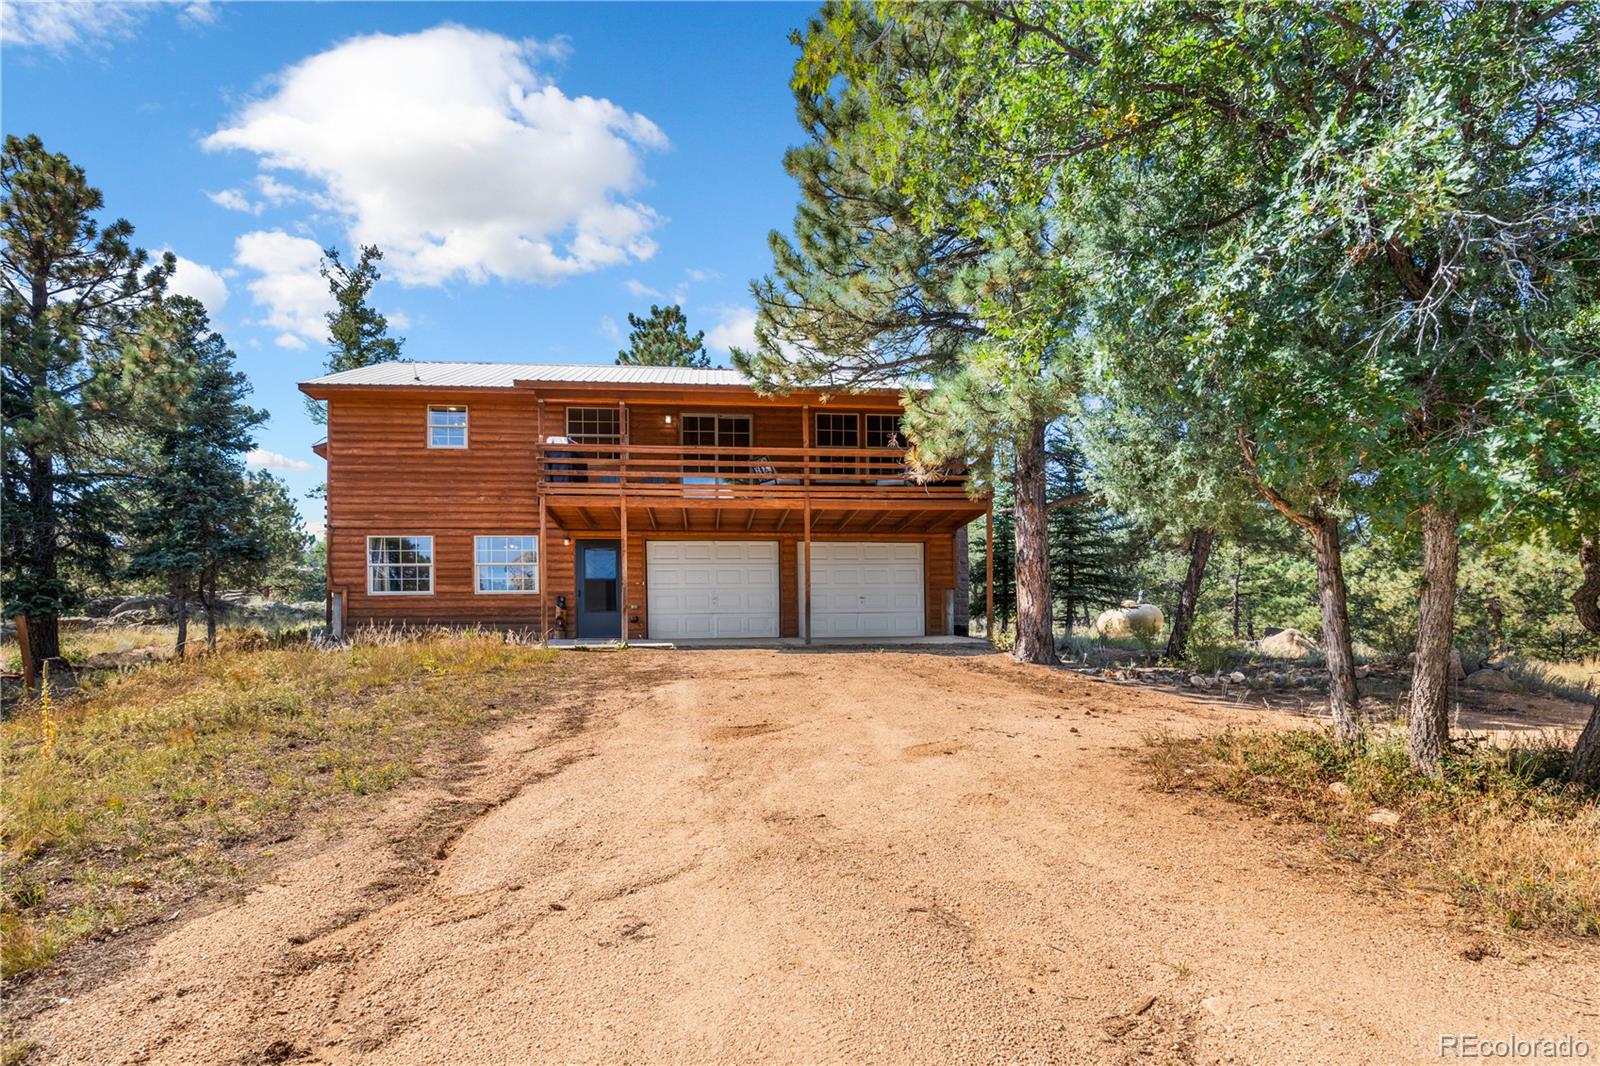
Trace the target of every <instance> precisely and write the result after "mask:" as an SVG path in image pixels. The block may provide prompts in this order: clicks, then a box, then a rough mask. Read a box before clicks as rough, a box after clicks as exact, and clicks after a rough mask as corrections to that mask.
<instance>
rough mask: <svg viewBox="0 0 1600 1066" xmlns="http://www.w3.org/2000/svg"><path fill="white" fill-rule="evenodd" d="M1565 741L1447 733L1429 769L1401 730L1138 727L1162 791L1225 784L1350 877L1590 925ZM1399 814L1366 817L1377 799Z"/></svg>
mask: <svg viewBox="0 0 1600 1066" xmlns="http://www.w3.org/2000/svg"><path fill="white" fill-rule="evenodd" d="M1567 755H1568V750H1567V747H1566V745H1565V742H1561V741H1558V740H1556V739H1554V738H1546V739H1543V740H1536V741H1532V742H1521V743H1518V744H1517V745H1514V746H1511V747H1501V746H1495V745H1492V744H1488V743H1482V742H1475V741H1467V742H1463V743H1460V744H1458V746H1457V748H1456V751H1455V753H1454V757H1453V758H1452V760H1451V761H1450V764H1449V767H1448V771H1447V773H1446V775H1445V777H1444V779H1443V780H1442V781H1432V780H1429V779H1428V778H1425V777H1423V776H1421V775H1419V774H1417V773H1415V772H1413V771H1412V770H1411V769H1410V767H1409V765H1408V764H1407V761H1406V753H1405V743H1404V736H1403V734H1401V733H1399V732H1398V731H1392V732H1386V733H1381V734H1373V735H1371V736H1369V737H1368V738H1367V739H1366V742H1365V743H1364V745H1363V746H1362V748H1361V749H1360V750H1359V751H1357V752H1354V753H1350V752H1346V751H1343V750H1341V748H1340V747H1339V745H1338V744H1337V743H1336V742H1335V741H1334V739H1333V737H1332V735H1331V734H1330V733H1329V732H1327V731H1323V730H1307V729H1300V730H1290V731H1243V730H1229V731H1226V732H1224V733H1221V734H1218V735H1215V736H1208V737H1178V736H1173V735H1171V734H1162V735H1158V736H1153V737H1150V738H1147V744H1146V747H1145V749H1144V752H1143V759H1144V763H1145V766H1146V768H1147V769H1148V771H1149V773H1150V776H1151V779H1152V781H1153V783H1154V784H1155V786H1156V787H1157V788H1159V789H1161V790H1163V791H1179V790H1195V791H1201V792H1209V793H1213V794H1217V795H1221V796H1224V797H1226V798H1228V799H1230V800H1233V801H1235V802H1239V803H1243V804H1246V805H1248V806H1249V807H1252V808H1254V809H1256V810H1258V811H1261V812H1263V813H1266V814H1269V815H1270V816H1272V817H1274V818H1281V817H1288V818H1290V819H1293V820H1297V821H1300V822H1303V823H1308V824H1310V825H1313V826H1315V827H1316V828H1317V829H1318V836H1319V840H1320V842H1321V844H1322V846H1323V847H1324V848H1325V849H1326V851H1327V852H1328V853H1329V854H1330V855H1332V856H1333V857H1334V858H1335V859H1337V860H1339V861H1340V863H1341V864H1342V865H1343V866H1344V868H1345V869H1347V870H1348V871H1349V872H1350V873H1351V874H1352V875H1354V876H1357V877H1363V878H1375V879H1377V880H1378V881H1380V882H1382V883H1384V884H1387V885H1390V886H1394V887H1407V888H1421V889H1424V890H1432V891H1438V892H1443V893H1446V894H1448V895H1450V896H1451V897H1453V898H1454V899H1455V900H1456V901H1457V902H1459V903H1460V904H1461V905H1462V906H1463V907H1464V908H1466V909H1467V910H1468V911H1469V912H1472V913H1477V914H1486V915H1489V916H1492V917H1493V918H1494V919H1495V920H1496V921H1497V922H1498V923H1499V924H1501V925H1503V926H1504V927H1506V928H1508V929H1542V930H1545V931H1547V932H1553V933H1563V934H1571V935H1576V936H1586V937H1589V936H1600V796H1597V795H1596V794H1594V793H1592V792H1584V791H1582V790H1580V789H1578V788H1576V786H1572V785H1568V784H1565V783H1563V782H1562V780H1561V775H1562V773H1563V772H1564V770H1565V766H1566V760H1567ZM1380 809H1381V810H1384V811H1392V812H1394V813H1395V814H1397V815H1398V816H1399V821H1398V822H1397V823H1396V824H1394V825H1392V826H1386V825H1382V824H1378V823H1375V822H1373V821H1371V820H1369V815H1371V814H1372V813H1373V812H1375V811H1378V810H1380Z"/></svg>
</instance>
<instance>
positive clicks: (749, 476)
mask: <svg viewBox="0 0 1600 1066" xmlns="http://www.w3.org/2000/svg"><path fill="white" fill-rule="evenodd" d="M538 458H539V491H540V492H542V493H544V494H545V495H547V496H601V497H611V498H613V499H614V498H616V497H618V496H627V497H629V498H630V499H633V498H638V499H641V500H649V499H659V500H662V501H663V503H664V504H665V505H666V506H678V505H680V504H682V503H683V502H686V501H689V502H700V501H716V500H724V501H738V502H740V503H746V502H751V501H759V500H770V501H773V502H775V503H778V504H790V505H792V504H799V503H801V502H803V501H804V500H806V499H808V498H809V499H810V500H811V501H812V502H813V503H814V504H827V503H848V502H854V503H857V504H860V503H863V502H890V501H903V502H904V503H906V504H907V505H910V506H917V505H919V504H920V505H927V504H929V503H930V502H932V501H938V500H947V501H953V502H959V503H960V504H963V505H971V504H972V502H973V501H972V499H971V498H970V497H969V496H968V495H967V475H966V471H965V470H960V471H956V472H952V473H949V474H947V475H945V476H944V477H942V478H940V479H938V480H936V481H929V482H918V481H917V480H916V479H914V478H913V477H912V476H911V474H910V472H909V471H908V470H907V468H906V464H905V453H904V452H903V451H901V450H900V449H898V448H766V449H762V450H761V451H760V452H759V453H757V452H755V451H754V450H753V449H750V448H696V449H694V450H693V451H685V450H684V449H683V448H681V447H667V446H661V445H651V446H645V445H632V444H547V445H544V446H543V447H542V448H541V449H540V452H539V457H538Z"/></svg>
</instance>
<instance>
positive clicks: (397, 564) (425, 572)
mask: <svg viewBox="0 0 1600 1066" xmlns="http://www.w3.org/2000/svg"><path fill="white" fill-rule="evenodd" d="M367 591H368V592H370V593H373V594H374V595H380V596H423V595H427V594H428V593H431V592H432V591H433V538H432V537H368V538H367Z"/></svg>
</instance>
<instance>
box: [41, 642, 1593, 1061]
mask: <svg viewBox="0 0 1600 1066" xmlns="http://www.w3.org/2000/svg"><path fill="white" fill-rule="evenodd" d="M567 658H568V659H569V660H571V662H570V663H569V667H570V669H571V671H572V677H573V683H572V684H571V685H570V686H569V699H568V702H567V703H565V704H564V705H562V706H560V707H554V708H551V709H549V710H548V711H547V712H543V713H540V714H538V715H534V716H529V717H527V718H526V719H523V720H519V721H518V722H516V723H515V724H513V725H511V726H509V727H506V728H504V729H502V730H500V731H498V732H496V733H495V734H493V735H491V736H490V737H489V738H488V739H487V740H486V743H485V748H484V751H483V752H482V756H481V761H480V762H478V763H477V764H476V765H475V766H473V767H471V768H470V769H469V770H468V771H467V772H465V773H463V774H458V775H456V776H455V778H454V779H445V780H440V779H433V780H427V781H424V782H423V783H422V784H420V785H418V786H417V787H414V788H411V789H408V790H406V791H405V792H404V793H403V794H401V795H398V796H396V797H394V798H393V800H391V801H390V802H388V803H386V804H385V805H383V808H382V810H381V812H379V813H377V814H374V815H373V816H372V817H371V818H370V819H369V820H367V821H366V822H364V823H361V824H356V825H350V826H346V827H345V828H344V829H342V830H341V831H340V832H339V833H338V834H337V835H336V836H334V837H333V839H332V840H331V841H327V842H313V841H307V842H302V844H301V849H302V850H301V852H300V853H299V854H298V855H296V856H294V857H290V858H285V859H284V861H283V864H282V865H281V866H280V867H279V868H278V869H277V870H276V871H275V872H274V875H273V877H272V880H271V881H270V882H268V883H265V884H262V885H260V886H259V887H257V888H256V889H254V890H252V891H251V892H250V893H249V894H248V895H246V896H245V897H244V898H242V899H240V900H237V901H235V902H230V903H226V904H224V905H220V906H218V907H216V908H214V909H212V910H210V911H209V912H208V913H202V914H199V915H198V916H196V917H193V918H191V919H188V920H181V919H180V920H179V921H177V922H174V923H173V924H172V928H171V930H170V931H169V932H167V933H165V934H164V935H163V936H161V937H160V938H159V939H157V940H155V941H154V942H153V943H152V944H151V945H150V946H149V948H148V950H147V951H146V952H145V953H144V955H143V957H142V958H141V960H140V961H139V962H138V963H137V964H136V965H135V966H134V967H133V968H131V969H130V970H128V971H127V972H126V973H124V974H123V975H122V976H121V977H120V978H119V979H118V980H116V981H115V982H113V983H110V984H107V985H103V986H101V987H100V988H98V989H96V990H94V991H92V992H89V993H87V994H84V995H82V996H79V997H77V998H75V999H73V1000H71V1001H70V1002H66V1003H62V1004H60V1005H59V1006H56V1007H54V1008H52V1009H50V1010H49V1011H47V1012H45V1013H43V1014H41V1015H39V1016H37V1017H35V1018H34V1019H33V1020H32V1022H31V1023H30V1025H29V1026H28V1031H27V1032H26V1034H25V1035H26V1036H28V1037H30V1038H31V1039H33V1040H35V1041H37V1042H38V1051H39V1057H40V1058H41V1059H44V1060H50V1061H62V1062H67V1061H72V1062H90V1061H92V1062H206V1063H212V1062H275V1061H320V1062H333V1063H346V1062H349V1063H356V1062H363V1063H364V1062H404V1063H450V1064H452V1066H470V1064H477V1063H526V1062H539V1061H557V1060H558V1061H632V1062H664V1061H677V1062H697V1063H698V1062H740V1063H746V1062H762V1061H776V1062H817V1061H850V1062H860V1061H877V1062H913V1061H915V1062H928V1061H946V1060H956V1061H963V1062H966V1061H997V1060H999V1061H1061V1062H1132V1061H1135V1060H1137V1061H1150V1062H1230V1061H1231V1062H1241V1063H1266V1062H1318V1063H1321V1062H1329V1061H1339V1062H1374V1063H1380V1062H1381V1063H1394V1062H1411V1061H1435V1062H1436V1061H1439V1037H1440V1035H1441V1034H1446V1033H1473V1034H1478V1035H1481V1036H1484V1037H1505V1036H1507V1035H1509V1034H1512V1033H1515V1034H1518V1035H1521V1036H1524V1037H1538V1036H1560V1035H1562V1034H1568V1033H1572V1034H1576V1035H1579V1036H1582V1037H1585V1038H1587V1039H1588V1040H1589V1043H1590V1045H1591V1048H1594V1049H1595V1050H1594V1051H1593V1052H1592V1053H1593V1054H1596V1055H1600V993H1597V982H1596V974H1597V973H1600V952H1597V951H1596V950H1595V949H1594V948H1593V947H1592V946H1581V945H1571V946H1565V945H1556V946H1550V945H1544V946H1540V945H1538V944H1519V943H1517V942H1511V941H1503V942H1501V943H1502V953H1501V954H1500V955H1499V956H1498V957H1497V956H1490V957H1488V958H1484V959H1482V960H1481V961H1477V962H1473V961H1468V960H1467V959H1466V958H1464V957H1463V956H1462V949H1463V947H1465V946H1466V944H1467V943H1468V942H1469V940H1470V938H1471V934H1470V933H1468V932H1466V931H1463V930H1462V929H1461V928H1459V927H1458V926H1456V925H1454V924H1453V923H1452V922H1451V921H1450V920H1449V916H1448V915H1446V914H1444V913H1443V912H1441V911H1440V910H1438V909H1437V908H1438V905H1429V904H1425V903H1422V902H1418V901H1413V900H1408V899H1396V898H1394V897H1392V896H1390V897H1384V898H1378V897H1371V896H1365V897H1364V896H1361V895H1358V894H1355V893H1353V892H1352V891H1351V890H1350V889H1349V888H1348V887H1346V886H1342V885H1340V884H1338V883H1337V882H1336V881H1335V880H1334V879H1333V878H1332V877H1331V876H1330V875H1329V874H1328V873H1327V871H1326V870H1323V869H1321V868H1319V864H1318V861H1317V859H1316V857H1315V854H1314V853H1313V852H1312V851H1311V850H1308V849H1306V848H1303V847H1300V846H1298V845H1295V844H1293V843H1291V842H1289V840H1288V837H1287V835H1286V834H1284V833H1282V832H1278V831H1274V830H1273V829H1272V828H1271V827H1270V826H1265V825H1262V824H1259V823H1255V822H1251V821H1248V820H1246V819H1245V818H1243V817H1242V816H1241V815H1239V814H1238V813H1237V812H1234V811H1230V810H1228V809H1226V808H1223V807H1221V806H1212V805H1209V804H1207V805H1205V806H1202V807H1196V806H1195V801H1194V800H1193V799H1185V798H1175V797H1172V796H1167V795H1160V794H1153V793H1149V792H1146V791H1144V790H1142V787H1141V781H1140V779H1139V776H1138V774H1137V772H1136V770H1135V769H1134V768H1133V767H1132V766H1131V764H1130V762H1129V760H1128V758H1127V750H1128V749H1130V748H1131V747H1132V746H1134V745H1136V744H1137V743H1138V741H1139V737H1140V736H1141V734H1142V733H1144V732H1146V731H1148V730H1151V729H1154V728H1158V727H1161V726H1170V727H1172V728H1177V729H1194V728H1202V727H1206V726H1214V725H1216V724H1217V723H1219V722H1220V721H1222V720H1224V719H1225V718H1226V717H1227V716H1229V715H1230V714H1232V715H1235V717H1237V712H1232V711H1229V710H1228V709H1226V708H1219V707H1215V706H1206V705H1201V704H1197V703H1192V702H1188V701H1185V700H1181V699H1178V698H1175V697H1169V696H1163V695H1160V694H1157V693H1151V692H1149V691H1147V690H1141V689H1125V688H1118V687H1116V686H1112V685H1108V684H1104V683H1101V682H1097V681H1093V680H1088V679H1082V678H1078V677H1074V676H1069V675H1066V674H1063V673H1060V672H1053V671H1046V670H1039V669H1030V668H1021V667H1016V666H1013V665H1011V664H1010V663H1009V662H1007V661H1006V660H1004V659H1002V658H1000V657H998V656H991V655H982V656H968V657H962V656H954V655H929V654H917V653H911V652H882V653H840V652H831V653H829V652H816V653H807V652H804V651H800V650H791V651H715V652H711V651H706V652H680V653H668V652H646V651H634V652H630V653H627V654H625V655H597V654H591V655H578V654H574V653H568V656H567ZM457 821H459V822H461V823H462V824H461V827H460V829H459V832H458V831H457V830H456V829H455V828H452V825H453V824H454V823H455V822H457ZM1430 908H1431V909H1430Z"/></svg>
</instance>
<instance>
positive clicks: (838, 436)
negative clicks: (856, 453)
mask: <svg viewBox="0 0 1600 1066" xmlns="http://www.w3.org/2000/svg"><path fill="white" fill-rule="evenodd" d="M860 426H861V422H860V420H859V419H858V418H856V416H855V415H840V414H834V413H832V412H826V411H818V412H817V442H816V443H817V447H819V448H856V447H859V446H860V445H861V437H860V432H861V430H860Z"/></svg>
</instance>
